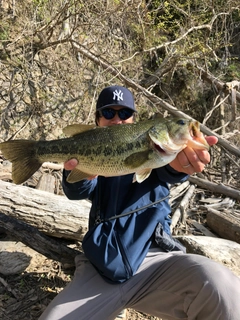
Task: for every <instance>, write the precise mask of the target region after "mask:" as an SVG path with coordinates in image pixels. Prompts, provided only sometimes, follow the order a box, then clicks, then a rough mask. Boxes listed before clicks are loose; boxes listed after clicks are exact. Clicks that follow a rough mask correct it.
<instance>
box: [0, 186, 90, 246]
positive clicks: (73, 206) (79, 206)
mask: <svg viewBox="0 0 240 320" xmlns="http://www.w3.org/2000/svg"><path fill="white" fill-rule="evenodd" d="M90 206H91V204H90V202H88V201H86V200H81V201H70V200H68V199H67V198H66V197H64V196H59V195H54V194H52V193H49V192H45V191H42V190H36V189H33V188H29V187H24V186H17V185H14V184H12V183H9V182H4V181H1V180H0V212H1V213H2V214H5V215H7V216H9V217H14V218H16V219H19V220H21V221H23V222H25V223H27V224H29V225H31V226H34V227H36V228H37V229H38V230H40V231H41V232H44V233H46V234H47V235H51V236H54V237H58V238H66V239H74V240H82V238H83V236H84V234H85V233H86V231H87V228H88V214H89V209H90Z"/></svg>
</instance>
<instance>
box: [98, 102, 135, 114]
mask: <svg viewBox="0 0 240 320" xmlns="http://www.w3.org/2000/svg"><path fill="white" fill-rule="evenodd" d="M109 107H123V108H127V109H130V110H132V111H134V112H137V110H136V109H133V108H131V107H129V106H126V105H124V104H115V103H111V104H106V105H105V106H103V107H101V108H97V110H96V111H98V110H103V109H106V108H109Z"/></svg>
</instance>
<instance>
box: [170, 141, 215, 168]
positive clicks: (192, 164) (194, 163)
mask: <svg viewBox="0 0 240 320" xmlns="http://www.w3.org/2000/svg"><path fill="white" fill-rule="evenodd" d="M205 139H206V140H207V142H208V144H209V145H210V146H212V145H214V144H216V143H217V142H218V139H217V137H215V136H209V137H205ZM209 162H210V154H209V152H208V151H207V150H199V149H192V148H190V147H186V148H185V149H184V150H182V151H181V152H179V154H178V155H177V157H176V158H175V159H174V160H173V161H172V162H170V164H169V165H170V166H171V167H172V168H173V169H174V170H176V171H179V172H183V173H186V174H193V173H195V172H202V171H203V170H204V168H205V165H206V164H208V163H209Z"/></svg>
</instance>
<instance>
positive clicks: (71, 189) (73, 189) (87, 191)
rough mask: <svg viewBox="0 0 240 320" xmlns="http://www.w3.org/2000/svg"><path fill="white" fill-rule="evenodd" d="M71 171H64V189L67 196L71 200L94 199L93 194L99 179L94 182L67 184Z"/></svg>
mask: <svg viewBox="0 0 240 320" xmlns="http://www.w3.org/2000/svg"><path fill="white" fill-rule="evenodd" d="M69 173H70V171H67V170H65V169H64V170H63V176H62V187H63V191H64V193H65V195H66V196H67V197H68V199H70V200H83V199H89V200H91V198H92V193H93V191H94V190H95V187H96V184H97V178H95V179H93V180H82V181H78V182H75V183H69V182H67V176H68V175H69Z"/></svg>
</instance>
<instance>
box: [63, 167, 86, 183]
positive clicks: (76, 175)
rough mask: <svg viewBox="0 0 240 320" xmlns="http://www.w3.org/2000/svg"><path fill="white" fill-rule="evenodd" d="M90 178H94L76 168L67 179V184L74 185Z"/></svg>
mask: <svg viewBox="0 0 240 320" xmlns="http://www.w3.org/2000/svg"><path fill="white" fill-rule="evenodd" d="M88 178H92V175H90V174H89V173H85V172H82V171H80V170H78V169H76V168H75V169H73V170H72V171H71V172H70V173H69V175H68V177H67V182H69V183H74V182H78V181H81V180H83V179H88Z"/></svg>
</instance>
